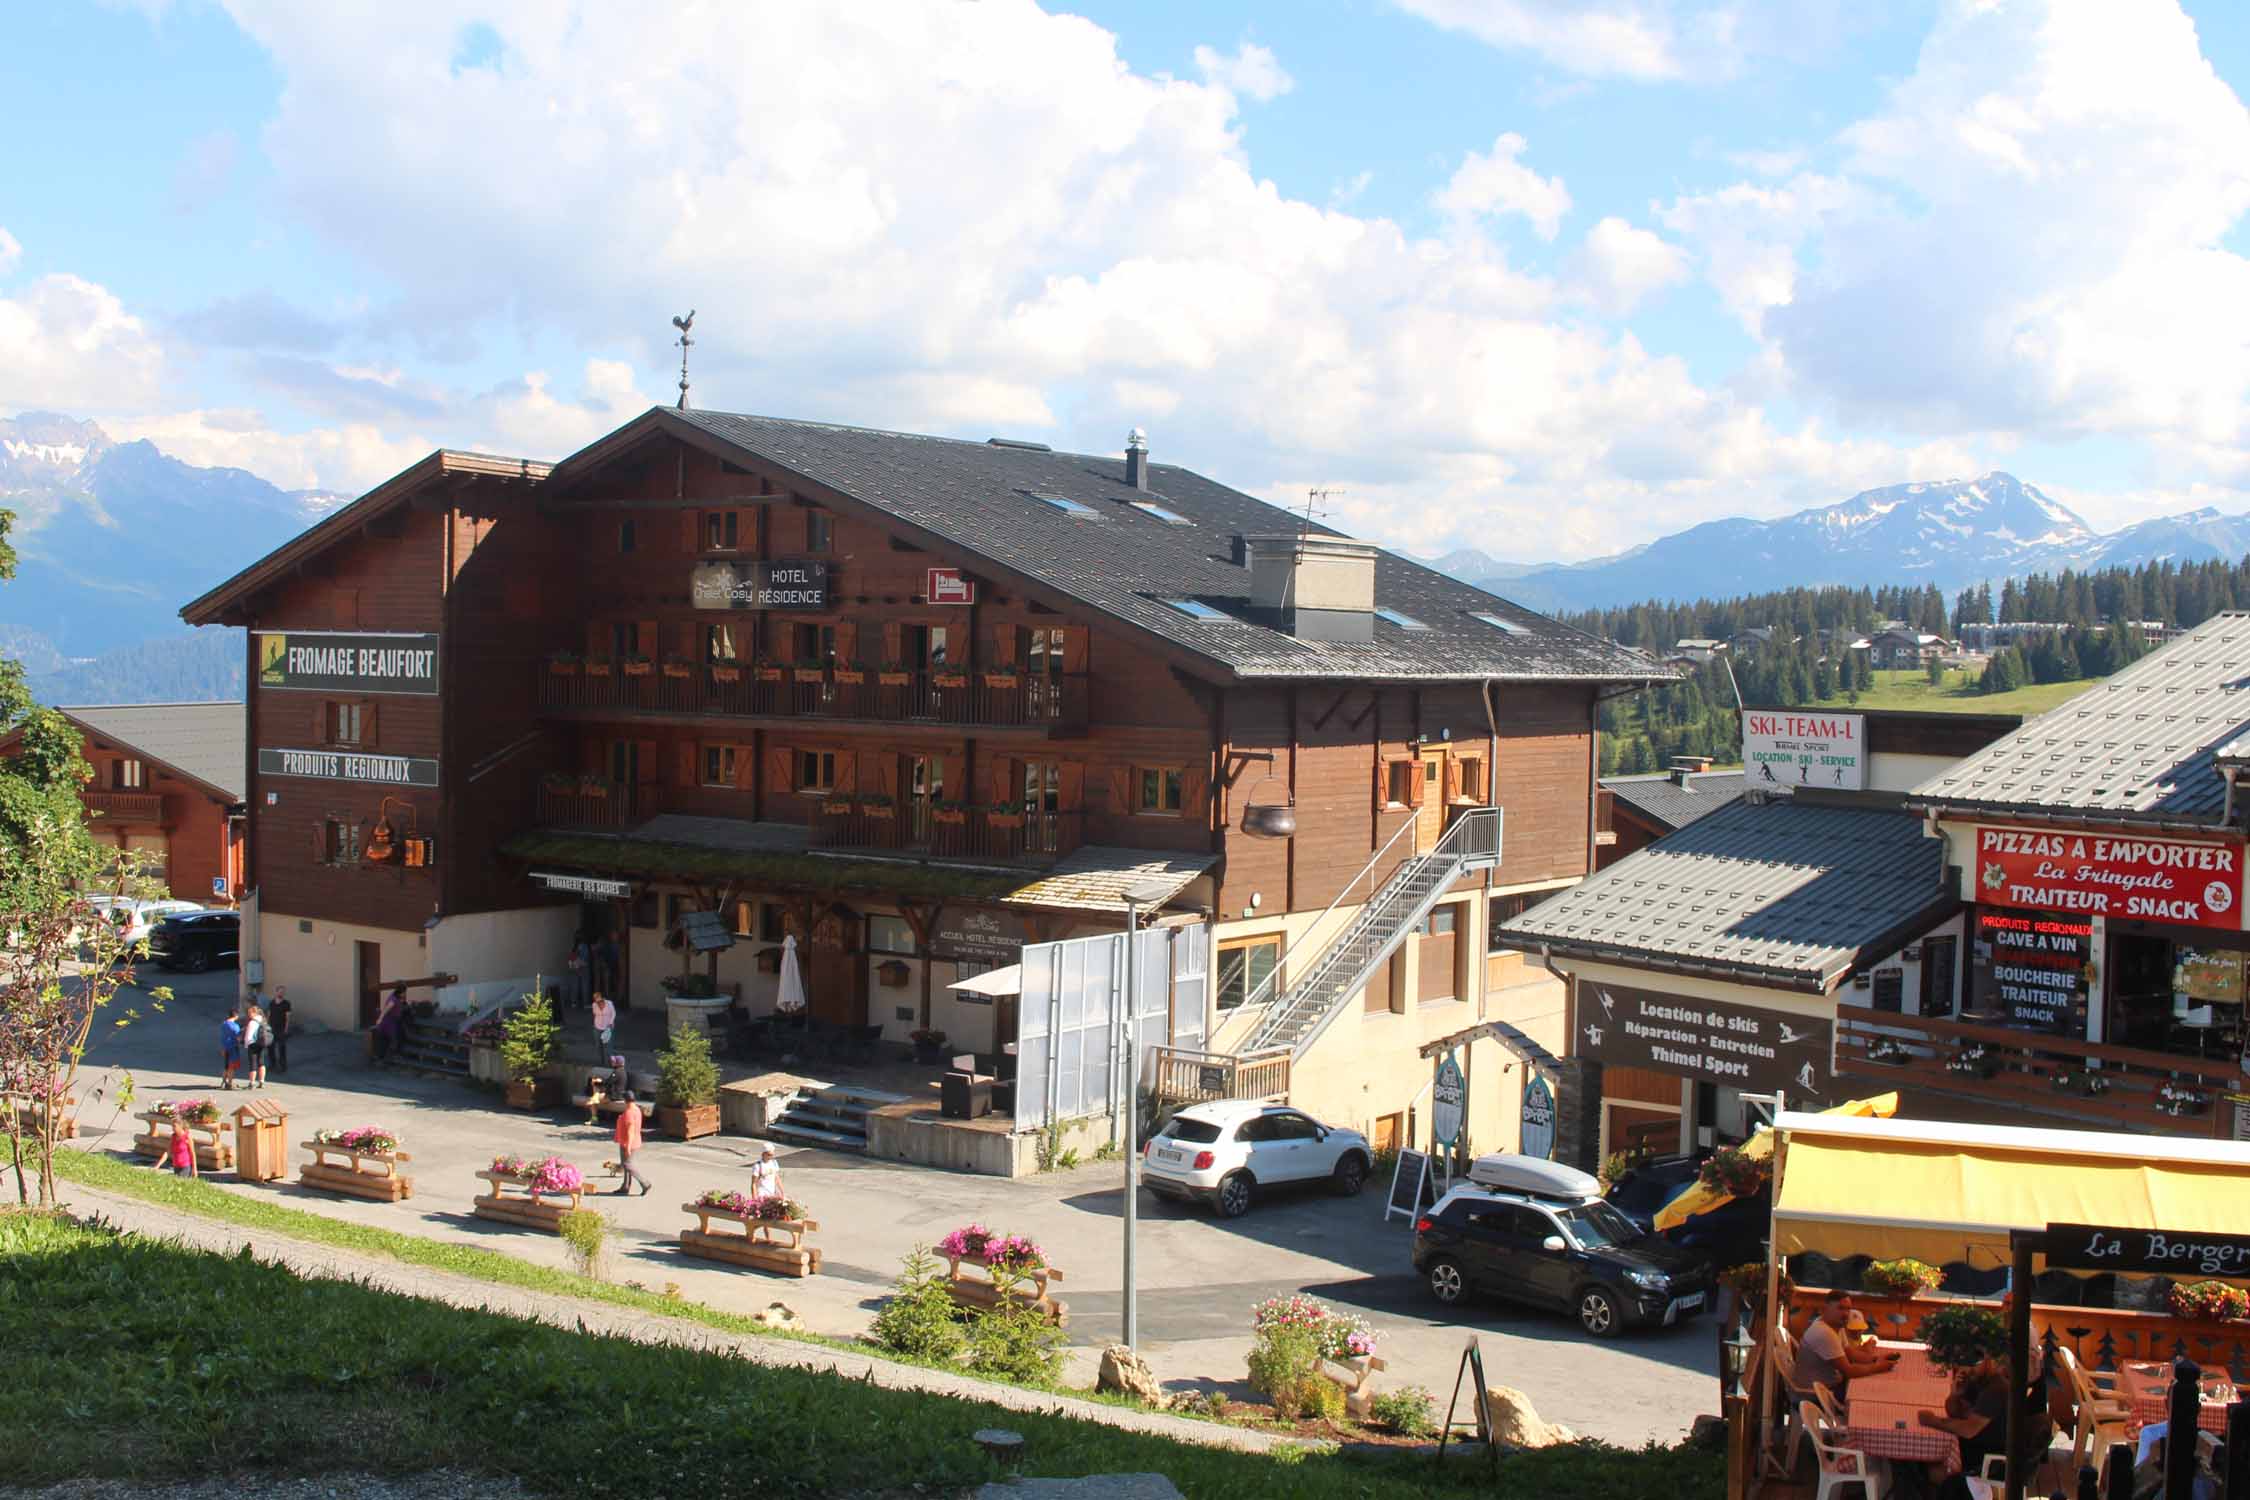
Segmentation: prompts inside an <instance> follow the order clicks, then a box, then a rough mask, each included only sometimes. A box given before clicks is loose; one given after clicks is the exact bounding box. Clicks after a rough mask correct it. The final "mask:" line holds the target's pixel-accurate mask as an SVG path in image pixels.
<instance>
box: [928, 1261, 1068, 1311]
mask: <svg viewBox="0 0 2250 1500" xmlns="http://www.w3.org/2000/svg"><path fill="white" fill-rule="evenodd" d="M963 1266H975V1267H976V1268H977V1269H979V1270H981V1271H983V1272H984V1273H985V1275H986V1276H987V1277H989V1276H991V1274H992V1272H991V1269H990V1268H989V1267H987V1266H986V1265H985V1264H984V1262H983V1261H980V1260H970V1261H965V1260H960V1259H958V1258H955V1257H952V1256H948V1257H947V1258H946V1263H945V1279H946V1290H947V1291H948V1292H951V1293H952V1294H953V1300H954V1301H955V1302H958V1303H959V1304H961V1306H963V1307H998V1306H999V1305H1000V1288H999V1286H998V1284H997V1283H995V1282H992V1281H990V1280H983V1281H980V1280H976V1279H974V1278H971V1277H966V1276H963V1275H962V1274H961V1268H962V1267H963ZM1062 1279H1063V1273H1062V1272H1060V1271H1058V1270H1056V1269H1055V1268H1054V1267H1052V1266H1039V1267H1037V1268H1035V1269H1032V1270H1028V1271H1021V1272H1018V1273H1017V1286H1016V1289H1015V1290H1014V1291H1013V1292H1011V1293H1009V1295H1010V1296H1012V1297H1014V1298H1015V1299H1016V1300H1017V1301H1019V1302H1028V1303H1030V1304H1031V1305H1032V1306H1033V1307H1035V1308H1037V1309H1038V1310H1039V1311H1040V1312H1042V1313H1044V1314H1045V1315H1046V1317H1047V1320H1048V1321H1049V1322H1051V1323H1053V1324H1054V1325H1055V1326H1056V1327H1057V1328H1067V1327H1069V1326H1070V1304H1069V1303H1067V1302H1065V1301H1063V1300H1062V1299H1061V1298H1060V1297H1050V1296H1048V1295H1047V1283H1049V1282H1051V1281H1060V1280H1062ZM1026 1288H1029V1290H1026Z"/></svg>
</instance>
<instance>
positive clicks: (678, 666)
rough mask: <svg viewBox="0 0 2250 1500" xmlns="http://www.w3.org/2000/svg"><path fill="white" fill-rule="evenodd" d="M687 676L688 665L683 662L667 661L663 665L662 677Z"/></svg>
mask: <svg viewBox="0 0 2250 1500" xmlns="http://www.w3.org/2000/svg"><path fill="white" fill-rule="evenodd" d="M687 674H688V665H687V663H686V662H684V661H668V662H666V663H665V664H664V675H665V676H667V677H686V676H687Z"/></svg>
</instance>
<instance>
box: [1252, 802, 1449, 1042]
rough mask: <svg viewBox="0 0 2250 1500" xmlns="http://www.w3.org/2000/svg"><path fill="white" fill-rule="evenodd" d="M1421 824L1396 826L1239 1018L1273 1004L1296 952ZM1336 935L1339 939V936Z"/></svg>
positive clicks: (1284, 956)
mask: <svg viewBox="0 0 2250 1500" xmlns="http://www.w3.org/2000/svg"><path fill="white" fill-rule="evenodd" d="M1420 821H1421V819H1420V816H1419V815H1417V816H1415V817H1411V818H1408V819H1407V820H1406V821H1405V822H1403V823H1401V824H1399V825H1398V828H1397V830H1396V831H1395V832H1393V833H1392V834H1391V836H1390V837H1389V838H1387V839H1385V840H1384V841H1383V847H1382V848H1380V849H1378V850H1376V851H1375V852H1374V853H1373V854H1372V855H1370V856H1369V857H1368V860H1367V863H1366V864H1364V865H1361V866H1360V867H1359V873H1358V874H1356V875H1354V876H1353V877H1352V878H1351V879H1350V880H1348V881H1346V882H1345V883H1344V885H1343V887H1342V888H1341V889H1340V890H1338V891H1337V892H1336V895H1335V897H1334V899H1333V900H1331V901H1330V902H1329V903H1328V905H1327V906H1325V907H1323V908H1322V909H1321V913H1320V915H1319V916H1317V917H1315V918H1313V920H1312V925H1311V926H1310V927H1307V928H1306V929H1305V930H1304V933H1303V935H1302V936H1300V937H1299V938H1298V939H1297V940H1296V941H1295V942H1293V943H1291V944H1290V945H1289V946H1288V948H1287V949H1285V950H1284V951H1283V952H1282V955H1281V958H1280V960H1279V961H1278V962H1276V963H1275V964H1274V966H1273V967H1272V968H1271V969H1268V970H1267V971H1266V977H1265V978H1264V979H1261V980H1260V981H1258V987H1257V988H1256V989H1254V990H1252V991H1251V992H1250V994H1249V995H1248V996H1247V997H1245V998H1244V1000H1243V1002H1242V1010H1241V1013H1242V1014H1244V1015H1248V1014H1249V1013H1251V1012H1252V1011H1255V1010H1256V1009H1257V1008H1258V1007H1259V1006H1261V1005H1269V1004H1271V1003H1272V1002H1273V999H1274V997H1273V995H1272V994H1271V993H1269V992H1270V991H1272V990H1274V989H1275V988H1277V987H1278V986H1279V985H1280V983H1281V976H1282V975H1284V974H1286V973H1288V972H1289V961H1290V960H1291V959H1293V958H1295V957H1296V956H1297V955H1298V953H1299V952H1301V951H1302V950H1304V949H1305V948H1306V947H1307V946H1308V945H1310V944H1311V943H1312V941H1313V937H1314V935H1315V934H1317V933H1318V932H1319V931H1320V924H1321V923H1323V922H1325V921H1327V920H1328V919H1329V918H1330V917H1331V916H1333V915H1334V914H1335V912H1336V908H1337V907H1338V906H1341V905H1342V904H1343V901H1344V898H1345V897H1346V896H1348V895H1350V894H1351V893H1352V892H1353V891H1355V890H1357V889H1358V888H1359V883H1360V882H1361V881H1362V880H1365V879H1366V878H1367V877H1368V875H1369V874H1370V873H1371V872H1372V871H1373V870H1374V868H1375V867H1376V866H1377V865H1379V864H1381V863H1382V862H1383V856H1384V855H1386V854H1389V853H1390V852H1391V845H1393V844H1395V843H1397V842H1398V841H1399V838H1400V836H1401V835H1403V834H1406V833H1409V832H1411V831H1413V829H1414V827H1415V825H1416V824H1417V823H1419V822H1420ZM1439 842H1441V843H1442V842H1443V840H1440V841H1439ZM1370 894H1371V895H1372V894H1373V893H1372V892H1370ZM1345 925H1346V926H1347V927H1348V926H1350V925H1351V924H1350V923H1348V922H1347V923H1346V924H1345ZM1338 935H1339V936H1341V934H1338ZM1261 997H1263V998H1261Z"/></svg>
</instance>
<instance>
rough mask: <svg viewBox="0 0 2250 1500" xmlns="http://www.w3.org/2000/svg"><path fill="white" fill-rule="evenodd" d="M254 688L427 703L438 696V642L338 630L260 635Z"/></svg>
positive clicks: (265, 632)
mask: <svg viewBox="0 0 2250 1500" xmlns="http://www.w3.org/2000/svg"><path fill="white" fill-rule="evenodd" d="M258 686H260V687H266V688H302V689H307V690H310V691H314V692H329V693H337V692H342V693H418V694H421V695H423V696H425V697H428V696H431V695H433V694H435V693H436V692H437V690H438V638H437V637H436V636H435V635H365V634H358V633H353V632H348V631H340V630H261V631H259V632H258Z"/></svg>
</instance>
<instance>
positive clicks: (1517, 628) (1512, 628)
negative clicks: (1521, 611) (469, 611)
mask: <svg viewBox="0 0 2250 1500" xmlns="http://www.w3.org/2000/svg"><path fill="white" fill-rule="evenodd" d="M1469 618H1470V619H1472V620H1481V621H1482V622H1483V623H1485V624H1487V625H1490V626H1491V627H1492V628H1493V629H1494V630H1504V631H1506V632H1507V633H1508V634H1510V635H1523V634H1525V631H1524V628H1523V626H1521V625H1519V624H1517V623H1516V622H1515V621H1514V620H1504V619H1502V618H1501V617H1500V616H1498V615H1492V614H1486V613H1484V612H1483V611H1481V610H1478V611H1472V612H1471V613H1470V615H1469Z"/></svg>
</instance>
